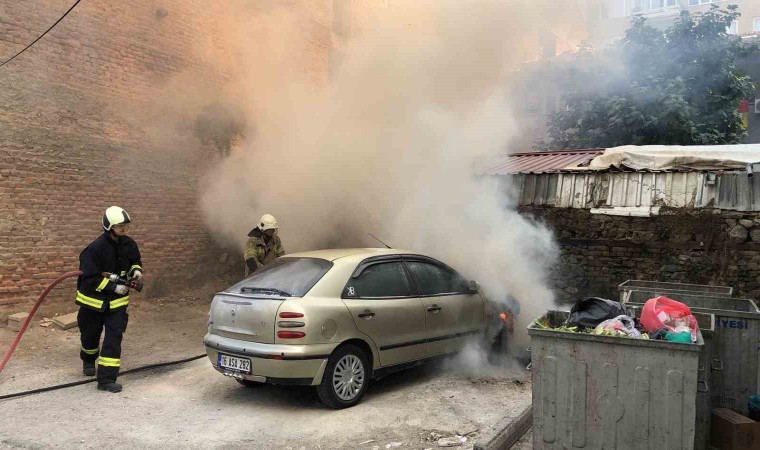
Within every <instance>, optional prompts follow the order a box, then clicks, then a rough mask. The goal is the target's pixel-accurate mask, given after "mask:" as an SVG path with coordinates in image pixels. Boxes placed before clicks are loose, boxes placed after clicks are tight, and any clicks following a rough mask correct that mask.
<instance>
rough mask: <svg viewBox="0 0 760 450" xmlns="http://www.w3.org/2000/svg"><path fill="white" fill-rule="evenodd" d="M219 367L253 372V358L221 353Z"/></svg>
mask: <svg viewBox="0 0 760 450" xmlns="http://www.w3.org/2000/svg"><path fill="white" fill-rule="evenodd" d="M219 367H222V368H225V369H227V370H232V371H234V372H241V373H251V360H250V359H248V358H237V357H235V356H229V355H224V354H221V353H220V354H219Z"/></svg>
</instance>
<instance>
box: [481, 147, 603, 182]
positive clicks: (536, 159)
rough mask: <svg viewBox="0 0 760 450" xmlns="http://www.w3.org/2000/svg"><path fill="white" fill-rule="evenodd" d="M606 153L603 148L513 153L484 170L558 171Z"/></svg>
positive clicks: (494, 172) (502, 172)
mask: <svg viewBox="0 0 760 450" xmlns="http://www.w3.org/2000/svg"><path fill="white" fill-rule="evenodd" d="M602 153H604V149H603V148H595V149H588V150H561V151H553V152H533V153H513V154H511V155H509V156H506V157H505V158H504V159H503V160H501V161H498V162H496V163H494V164H493V165H491V166H490V167H489V168H488V169H486V170H484V171H483V174H485V175H508V174H517V173H556V172H561V171H562V169H564V168H565V167H568V166H575V165H578V164H581V163H585V162H588V161H591V160H592V159H594V158H595V157H597V156H599V155H601V154H602Z"/></svg>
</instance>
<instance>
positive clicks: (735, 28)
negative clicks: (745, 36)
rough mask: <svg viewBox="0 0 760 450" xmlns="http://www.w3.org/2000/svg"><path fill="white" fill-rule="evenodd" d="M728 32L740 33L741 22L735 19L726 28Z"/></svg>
mask: <svg viewBox="0 0 760 450" xmlns="http://www.w3.org/2000/svg"><path fill="white" fill-rule="evenodd" d="M726 33H728V34H739V22H737V21H735V20H734V21H733V22H731V25H729V26H728V27H727V28H726Z"/></svg>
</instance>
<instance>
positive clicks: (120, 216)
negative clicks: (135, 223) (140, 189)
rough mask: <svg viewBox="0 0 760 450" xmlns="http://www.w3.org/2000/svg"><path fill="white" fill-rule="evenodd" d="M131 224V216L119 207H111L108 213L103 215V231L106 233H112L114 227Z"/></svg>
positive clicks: (107, 210)
mask: <svg viewBox="0 0 760 450" xmlns="http://www.w3.org/2000/svg"><path fill="white" fill-rule="evenodd" d="M131 222H132V221H131V220H130V219H129V214H127V212H126V211H125V210H124V208H120V207H118V206H109V207H108V209H106V213H105V214H103V229H104V230H106V231H111V228H113V226H114V225H122V224H125V223H131Z"/></svg>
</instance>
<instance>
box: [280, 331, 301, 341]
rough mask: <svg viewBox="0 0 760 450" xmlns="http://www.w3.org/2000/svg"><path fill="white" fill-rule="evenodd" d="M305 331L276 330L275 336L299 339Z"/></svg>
mask: <svg viewBox="0 0 760 450" xmlns="http://www.w3.org/2000/svg"><path fill="white" fill-rule="evenodd" d="M304 336H306V333H304V332H301V331H278V332H277V337H278V338H280V339H301V338H302V337H304Z"/></svg>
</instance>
